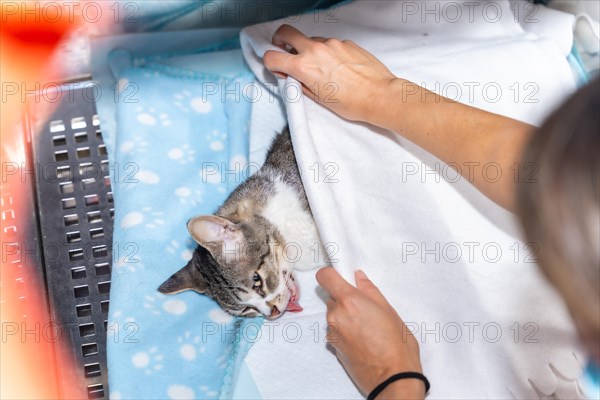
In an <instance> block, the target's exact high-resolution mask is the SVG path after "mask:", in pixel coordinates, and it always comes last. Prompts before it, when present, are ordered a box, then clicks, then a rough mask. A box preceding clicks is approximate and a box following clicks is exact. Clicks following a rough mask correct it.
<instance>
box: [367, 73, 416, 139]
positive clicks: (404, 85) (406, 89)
mask: <svg viewBox="0 0 600 400" xmlns="http://www.w3.org/2000/svg"><path fill="white" fill-rule="evenodd" d="M417 90H419V89H418V87H417V85H415V84H414V83H412V82H410V81H407V80H406V79H402V78H393V79H390V80H388V81H385V82H383V83H382V84H380V85H378V88H377V90H376V93H374V95H373V97H372V101H370V102H369V104H370V105H371V107H370V109H369V112H368V113H367V116H366V119H365V122H368V123H370V124H372V125H375V126H379V127H381V128H384V129H387V130H390V131H394V130H395V125H396V124H397V122H398V119H400V118H402V114H404V110H405V108H406V107H407V102H408V101H410V100H412V97H414V95H415V91H417Z"/></svg>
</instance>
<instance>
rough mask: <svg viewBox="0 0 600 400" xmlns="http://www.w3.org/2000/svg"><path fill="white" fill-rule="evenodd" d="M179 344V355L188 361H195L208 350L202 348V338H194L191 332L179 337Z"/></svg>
mask: <svg viewBox="0 0 600 400" xmlns="http://www.w3.org/2000/svg"><path fill="white" fill-rule="evenodd" d="M177 342H178V343H179V355H180V356H181V358H183V359H184V360H186V361H194V360H195V359H196V358H197V357H198V355H199V354H201V353H204V352H205V351H206V348H205V347H204V346H202V343H201V341H200V336H192V334H191V333H190V331H186V332H185V333H184V334H183V336H179V337H178V338H177Z"/></svg>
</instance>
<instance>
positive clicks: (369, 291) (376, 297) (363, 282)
mask: <svg viewBox="0 0 600 400" xmlns="http://www.w3.org/2000/svg"><path fill="white" fill-rule="evenodd" d="M354 276H355V279H356V288H357V289H358V290H360V291H361V292H362V293H364V294H366V295H367V296H368V297H369V298H370V299H371V300H373V301H375V302H376V303H377V304H379V305H380V306H382V307H385V308H388V309H390V310H393V309H394V308H393V307H392V306H391V304H390V303H388V301H387V300H386V299H385V296H384V295H383V294H382V293H381V291H380V290H379V288H378V287H377V286H375V284H374V283H373V281H371V280H370V279H369V277H368V276H367V274H365V273H364V271H363V270H361V269H359V270H357V271H356V272H355V273H354Z"/></svg>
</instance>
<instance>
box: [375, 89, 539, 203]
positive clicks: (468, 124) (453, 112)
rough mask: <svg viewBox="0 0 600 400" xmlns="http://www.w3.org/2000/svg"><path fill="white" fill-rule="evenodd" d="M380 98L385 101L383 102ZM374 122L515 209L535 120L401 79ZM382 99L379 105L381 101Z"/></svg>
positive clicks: (386, 95)
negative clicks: (521, 168)
mask: <svg viewBox="0 0 600 400" xmlns="http://www.w3.org/2000/svg"><path fill="white" fill-rule="evenodd" d="M379 102H380V103H379ZM379 102H376V103H373V107H376V109H374V110H373V112H371V113H370V115H371V116H372V117H371V119H370V120H369V121H368V122H370V123H372V124H374V125H377V126H381V127H383V128H386V129H389V130H391V131H393V132H396V133H398V134H400V135H402V136H403V137H405V138H406V139H408V140H410V141H411V142H413V143H415V144H417V145H418V146H420V147H422V148H423V149H425V150H427V151H428V152H430V153H431V154H433V155H435V156H436V157H438V158H439V159H440V160H441V161H443V162H444V163H446V164H448V165H450V166H452V167H454V168H455V169H457V170H458V172H460V173H461V174H462V175H463V177H464V178H465V179H468V180H469V181H470V182H471V183H472V184H473V185H474V186H475V187H476V188H477V189H479V190H480V191H481V192H482V193H483V194H485V195H486V196H488V197H489V198H490V199H492V200H493V201H495V202H496V203H498V204H499V205H501V206H502V207H504V208H507V209H509V210H513V209H514V196H515V188H516V179H515V176H517V177H518V175H517V171H518V170H515V168H518V163H519V162H520V159H521V154H522V152H523V148H524V146H525V144H526V142H527V140H528V138H529V137H530V135H531V133H532V132H533V127H532V126H531V125H528V124H525V123H522V122H519V121H516V120H514V119H511V118H507V117H503V116H500V115H497V114H493V113H489V112H487V111H483V110H480V109H477V108H474V107H470V106H468V105H465V104H462V103H458V102H455V101H452V100H449V99H447V98H444V97H442V96H439V95H437V94H435V93H433V92H431V91H428V90H426V89H424V88H421V87H420V86H418V85H415V84H413V83H410V82H408V81H406V80H402V79H396V80H395V81H393V82H392V84H391V85H390V87H389V88H388V89H386V90H384V91H383V92H382V93H381V95H380V96H379ZM377 103H379V104H377Z"/></svg>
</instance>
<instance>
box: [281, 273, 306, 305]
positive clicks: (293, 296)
mask: <svg viewBox="0 0 600 400" xmlns="http://www.w3.org/2000/svg"><path fill="white" fill-rule="evenodd" d="M286 285H287V288H288V290H289V291H290V299H289V300H288V304H287V306H286V308H285V311H290V312H300V311H302V310H303V308H302V306H301V305H300V304H299V303H298V299H299V298H300V291H299V290H298V285H296V280H295V279H294V276H293V275H292V276H291V277H290V279H288V281H287V282H286Z"/></svg>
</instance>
